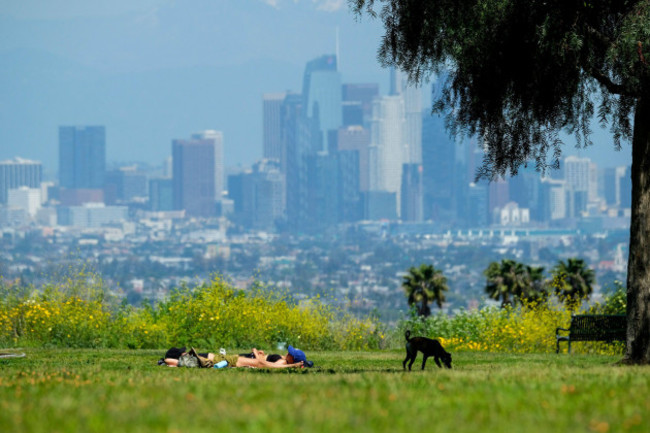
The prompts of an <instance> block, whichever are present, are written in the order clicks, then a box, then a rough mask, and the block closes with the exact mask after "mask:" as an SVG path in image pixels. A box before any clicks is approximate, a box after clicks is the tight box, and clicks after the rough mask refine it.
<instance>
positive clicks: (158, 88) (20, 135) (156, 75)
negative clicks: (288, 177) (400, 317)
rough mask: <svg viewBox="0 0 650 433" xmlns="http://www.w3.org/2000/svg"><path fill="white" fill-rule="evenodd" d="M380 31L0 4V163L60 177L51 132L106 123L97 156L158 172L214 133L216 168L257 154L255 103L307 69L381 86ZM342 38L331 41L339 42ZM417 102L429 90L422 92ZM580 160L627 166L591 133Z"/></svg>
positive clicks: (305, 5)
mask: <svg viewBox="0 0 650 433" xmlns="http://www.w3.org/2000/svg"><path fill="white" fill-rule="evenodd" d="M381 34H382V32H381V27H380V24H379V23H378V22H376V21H372V20H370V18H369V17H367V16H364V17H363V18H362V19H357V17H355V16H353V14H352V13H351V12H350V11H349V10H348V6H347V2H346V1H344V0H323V1H317V0H302V1H293V0H291V1H290V0H277V1H274V0H243V1H230V0H219V1H208V0H205V1H204V0H200V1H193V2H191V3H189V2H179V1H169V0H146V1H138V2H129V1H125V0H117V1H111V2H84V1H81V0H54V1H46V0H42V1H40V0H26V1H22V2H4V3H3V4H2V5H0V64H2V65H3V67H2V68H0V95H2V96H0V160H3V159H8V158H13V157H15V156H20V157H23V158H29V159H32V160H38V161H41V162H42V163H43V166H44V172H45V173H44V174H45V176H46V177H50V178H54V177H55V176H56V172H57V170H58V164H57V157H58V153H57V152H58V127H59V126H60V125H103V126H105V127H106V158H107V162H131V161H143V162H147V163H149V164H161V163H162V161H163V160H164V159H165V158H168V157H169V156H170V155H171V141H172V140H173V139H177V138H183V137H187V136H189V135H190V134H191V133H194V132H196V131H202V130H207V129H215V130H219V131H222V132H223V134H224V160H225V165H226V166H237V165H244V166H250V165H251V164H252V163H253V162H254V161H256V160H257V159H259V158H261V157H262V139H263V138H262V95H263V94H264V93H272V92H284V91H288V90H291V91H295V92H300V91H301V88H302V76H303V73H304V68H305V64H306V63H307V62H308V61H310V60H311V59H314V58H316V57H319V56H321V55H324V54H338V70H339V71H340V72H341V76H342V82H343V83H377V84H378V85H379V89H380V93H381V94H386V93H387V91H388V80H389V74H388V71H387V70H386V69H382V68H381V66H380V65H379V64H378V62H377V60H376V52H377V47H378V45H379V42H380V38H381ZM337 40H338V45H337ZM422 92H423V96H424V100H423V108H424V110H425V111H426V110H428V107H429V106H430V104H429V102H428V95H429V93H430V85H429V84H423V87H422ZM594 132H595V133H594V135H593V141H594V146H593V147H592V148H590V149H587V150H583V151H580V152H577V151H575V150H574V149H572V147H571V145H570V143H571V142H572V140H571V138H569V139H568V140H567V142H568V143H569V145H567V146H566V147H565V153H566V154H580V155H581V156H587V157H589V158H591V159H592V160H594V161H595V162H596V163H597V164H599V166H601V167H605V166H616V165H627V164H629V161H630V151H629V149H630V148H629V145H624V147H623V149H622V150H621V151H620V152H616V151H614V150H613V146H612V145H611V139H610V137H609V135H608V133H607V132H606V131H602V130H600V128H599V127H595V128H594Z"/></svg>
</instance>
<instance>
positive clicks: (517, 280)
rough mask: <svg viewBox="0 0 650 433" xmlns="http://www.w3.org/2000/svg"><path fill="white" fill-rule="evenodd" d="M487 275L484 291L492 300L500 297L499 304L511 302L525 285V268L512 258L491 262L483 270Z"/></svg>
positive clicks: (524, 288)
mask: <svg viewBox="0 0 650 433" xmlns="http://www.w3.org/2000/svg"><path fill="white" fill-rule="evenodd" d="M483 274H484V275H485V276H486V277H487V284H486V285H485V291H486V292H487V294H488V295H489V296H490V298H492V299H494V300H497V301H498V300H499V299H501V306H502V307H505V306H506V305H511V304H512V302H513V301H512V299H513V298H515V299H516V298H517V297H519V296H520V295H521V294H522V293H524V292H525V290H526V287H527V279H528V277H527V273H526V268H525V267H524V265H522V264H521V263H518V262H516V261H514V260H510V259H503V260H501V262H492V263H490V265H489V266H488V267H487V269H486V270H485V271H484V272H483Z"/></svg>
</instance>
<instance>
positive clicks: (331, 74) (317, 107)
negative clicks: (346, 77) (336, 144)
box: [302, 55, 343, 153]
mask: <svg viewBox="0 0 650 433" xmlns="http://www.w3.org/2000/svg"><path fill="white" fill-rule="evenodd" d="M302 86H303V87H302V100H303V101H302V105H303V107H304V110H303V115H304V116H305V117H306V118H307V119H309V120H310V124H311V127H312V130H313V132H312V136H311V140H312V141H311V149H312V151H313V152H314V153H315V152H319V151H327V149H328V148H329V143H328V131H331V130H337V129H338V128H339V127H340V126H341V125H342V124H343V112H342V108H341V74H340V72H338V71H337V69H336V56H335V55H325V56H321V57H319V58H317V59H314V60H312V61H310V62H308V63H307V66H306V67H305V74H304V77H303V83H302Z"/></svg>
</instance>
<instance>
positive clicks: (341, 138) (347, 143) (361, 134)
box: [337, 125, 370, 191]
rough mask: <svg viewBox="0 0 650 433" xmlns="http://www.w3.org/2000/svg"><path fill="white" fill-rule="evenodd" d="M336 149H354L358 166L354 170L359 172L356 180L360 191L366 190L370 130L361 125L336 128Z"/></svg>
mask: <svg viewBox="0 0 650 433" xmlns="http://www.w3.org/2000/svg"><path fill="white" fill-rule="evenodd" d="M337 144H338V150H339V151H340V152H343V151H355V152H357V154H358V163H359V166H358V167H357V168H356V170H355V172H357V173H358V174H359V179H358V181H357V183H358V188H359V190H360V191H368V189H369V185H368V182H369V181H370V179H369V171H368V170H369V166H368V164H369V160H368V158H369V153H368V151H369V147H370V131H369V130H368V129H366V128H364V127H363V126H360V125H355V126H348V127H344V128H340V129H339V130H338V139H337Z"/></svg>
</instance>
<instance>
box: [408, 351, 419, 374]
mask: <svg viewBox="0 0 650 433" xmlns="http://www.w3.org/2000/svg"><path fill="white" fill-rule="evenodd" d="M417 357H418V353H417V352H415V355H411V362H409V371H411V366H412V365H413V363H414V362H415V358H417Z"/></svg>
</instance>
